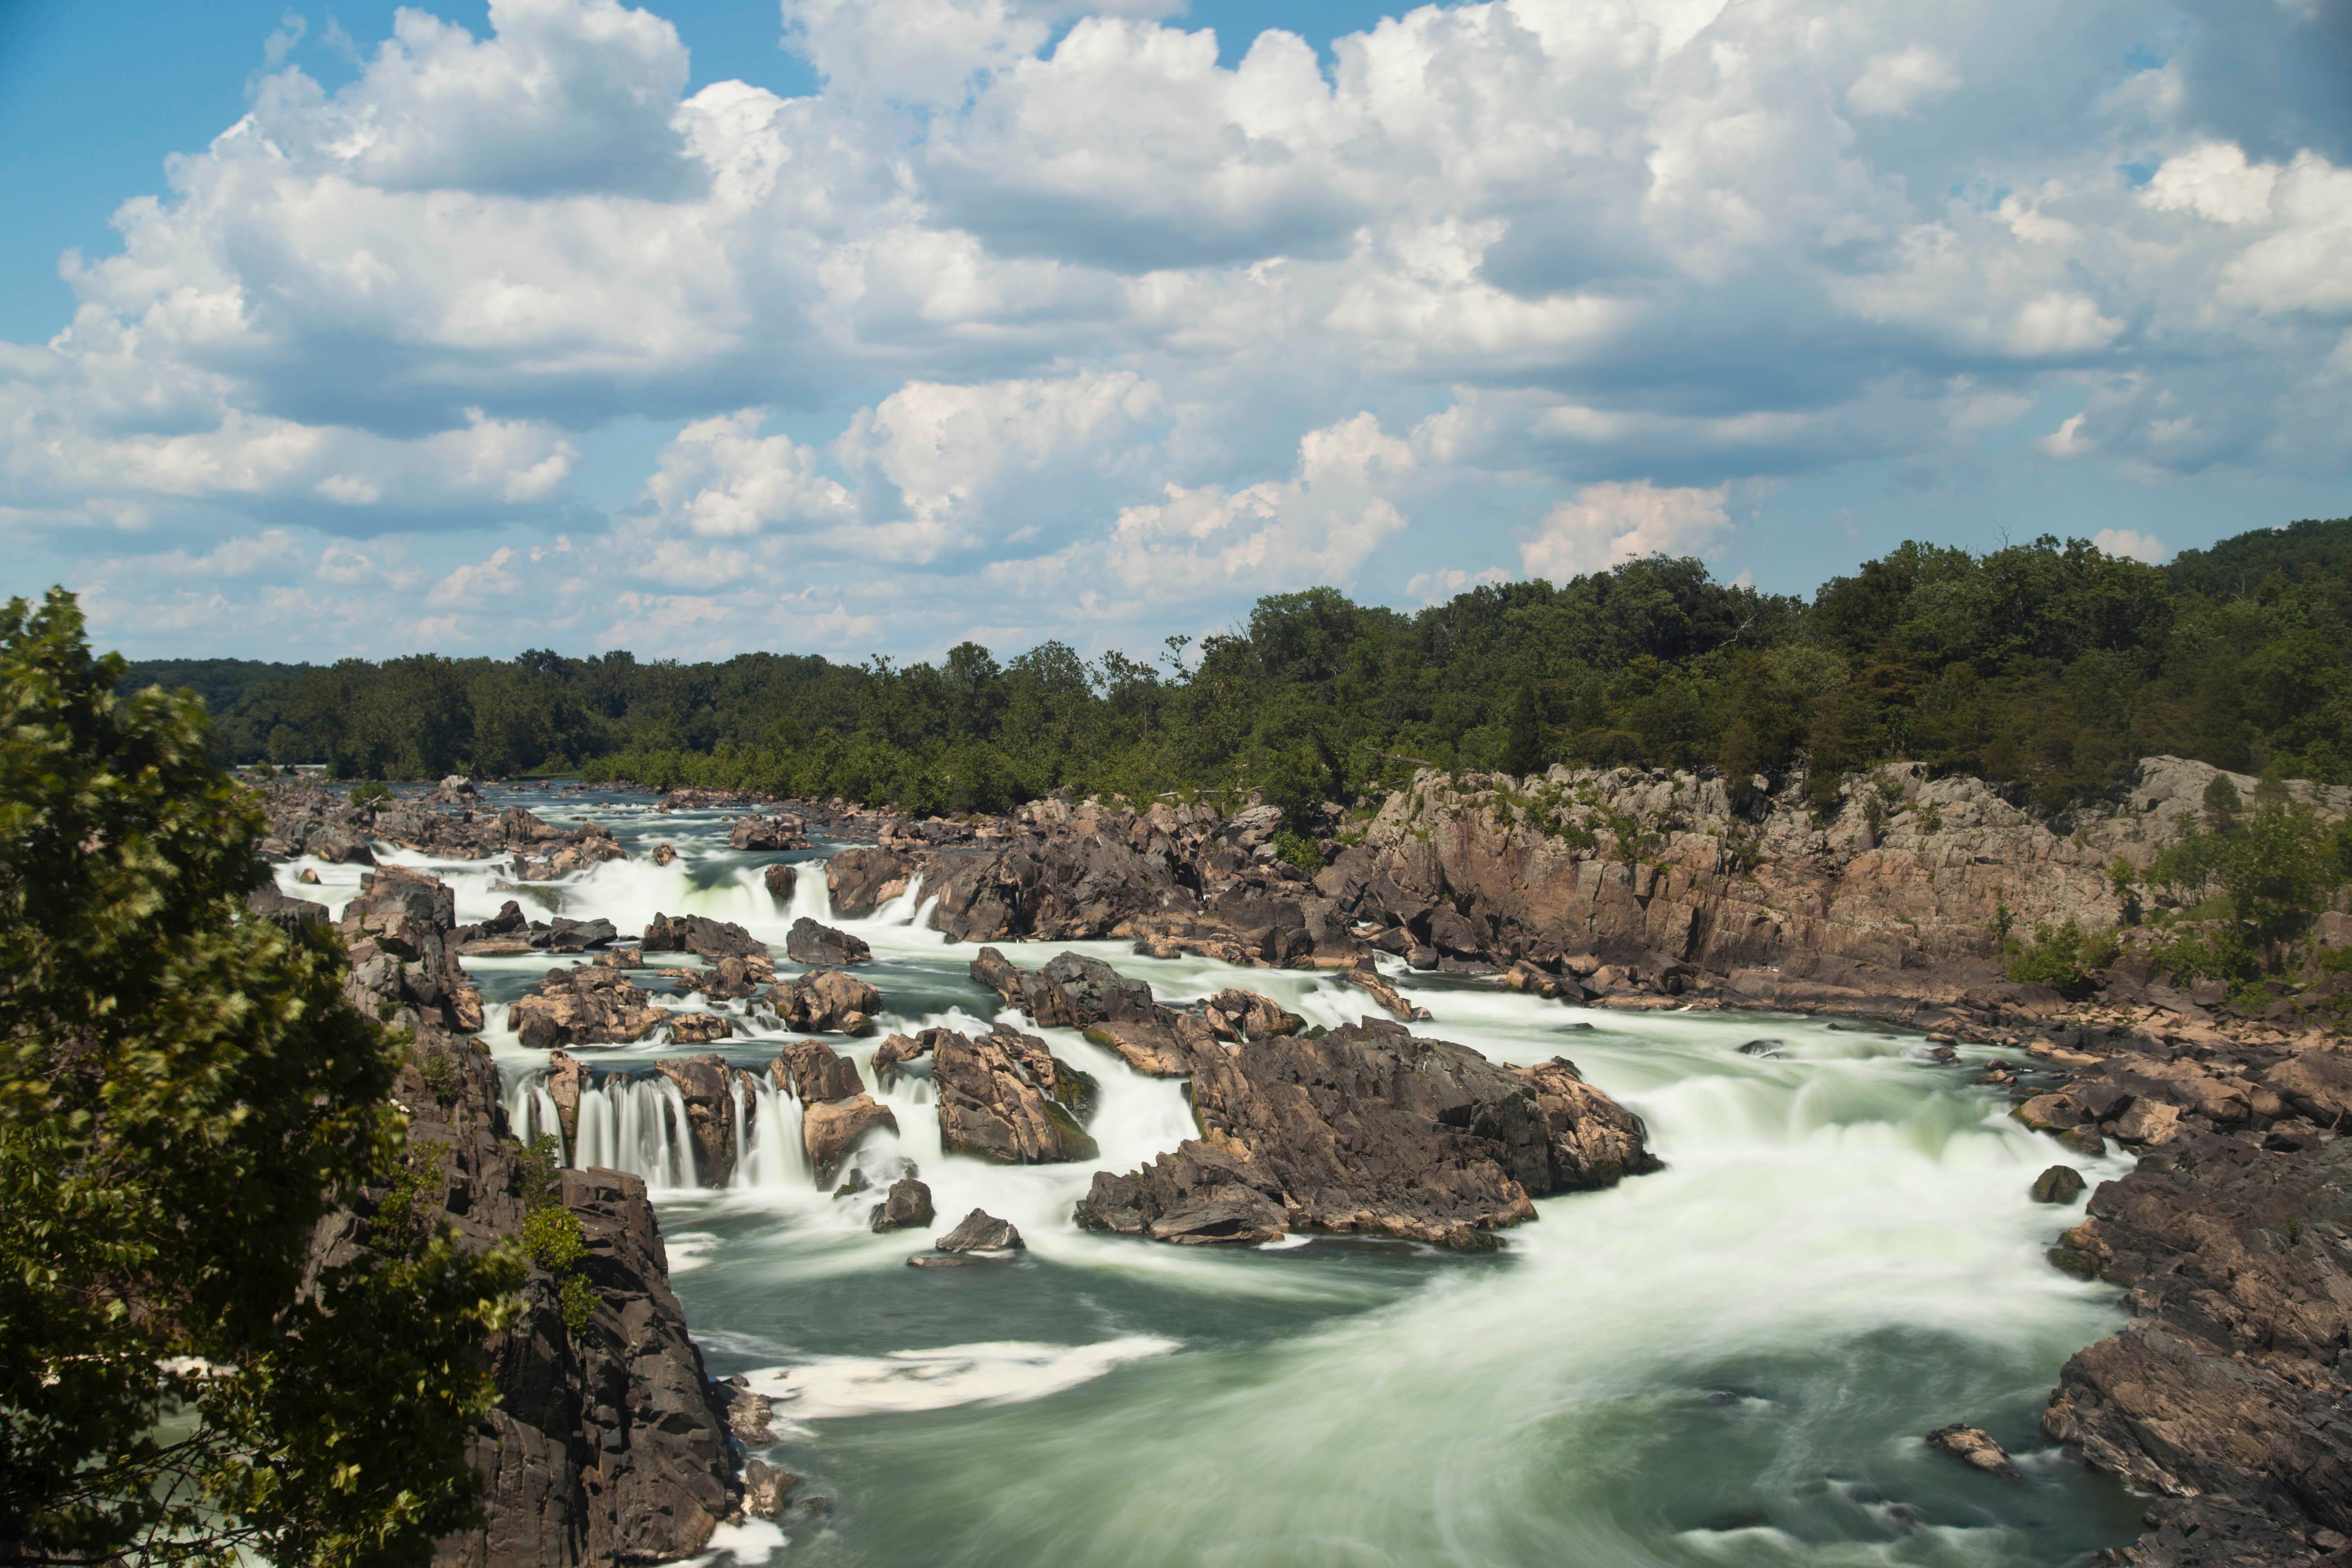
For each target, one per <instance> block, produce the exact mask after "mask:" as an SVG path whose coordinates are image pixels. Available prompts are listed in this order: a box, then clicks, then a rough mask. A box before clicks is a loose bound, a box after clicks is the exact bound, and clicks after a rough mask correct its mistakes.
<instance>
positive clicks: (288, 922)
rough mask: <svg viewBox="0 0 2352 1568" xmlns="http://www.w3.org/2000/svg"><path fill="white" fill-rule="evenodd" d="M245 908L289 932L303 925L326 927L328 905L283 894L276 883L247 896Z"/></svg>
mask: <svg viewBox="0 0 2352 1568" xmlns="http://www.w3.org/2000/svg"><path fill="white" fill-rule="evenodd" d="M245 907H246V908H247V909H248V910H252V911H253V912H254V913H255V914H257V915H258V916H260V917H261V918H262V919H263V920H266V921H272V922H274V923H275V924H277V925H279V926H282V927H284V928H285V929H286V930H288V931H292V930H294V929H295V928H296V927H298V926H303V925H324V924H325V923H326V921H327V906H326V905H324V904H321V903H315V902H313V901H312V900H309V899H298V898H295V897H293V896H292V895H290V894H289V893H285V892H282V891H280V890H279V889H278V884H277V883H275V882H264V883H262V884H261V886H259V887H257V888H256V889H253V891H251V892H249V893H247V894H246V896H245Z"/></svg>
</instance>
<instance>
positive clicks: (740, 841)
mask: <svg viewBox="0 0 2352 1568" xmlns="http://www.w3.org/2000/svg"><path fill="white" fill-rule="evenodd" d="M727 845H728V847H730V849H763V850H764V849H805V848H807V847H809V841H808V834H807V832H806V831H805V830H804V825H803V823H802V821H801V819H800V818H799V817H797V816H745V817H739V818H737V819H736V822H735V826H734V827H733V828H732V829H731V830H730V832H729V833H728V835H727Z"/></svg>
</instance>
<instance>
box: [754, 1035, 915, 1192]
mask: <svg viewBox="0 0 2352 1568" xmlns="http://www.w3.org/2000/svg"><path fill="white" fill-rule="evenodd" d="M768 1071H769V1075H770V1076H771V1078H772V1079H774V1081H775V1085H776V1087H777V1088H778V1089H782V1091H784V1092H785V1093H787V1094H791V1095H793V1096H795V1097H797V1098H798V1099H799V1100H800V1101H801V1146H802V1149H803V1151H804V1152H806V1153H807V1155H808V1163H809V1169H810V1170H811V1171H813V1172H814V1173H815V1175H816V1184H817V1185H818V1186H820V1187H824V1186H830V1185H832V1184H833V1179H834V1178H835V1176H837V1175H839V1174H840V1173H841V1167H842V1166H843V1165H844V1164H845V1163H846V1162H847V1161H848V1159H849V1156H850V1154H851V1153H852V1152H855V1151H856V1147H857V1144H858V1142H859V1140H861V1139H863V1138H864V1137H865V1136H866V1134H867V1133H868V1132H870V1131H873V1130H874V1129H875V1128H877V1127H887V1128H888V1129H889V1130H890V1131H892V1132H896V1131H898V1117H897V1116H896V1115H895V1114H894V1113H893V1112H892V1111H891V1110H890V1108H889V1107H888V1106H887V1105H883V1104H880V1103H879V1102H877V1100H875V1099H874V1097H873V1096H872V1095H870V1094H867V1093H866V1087H865V1083H864V1081H863V1080H862V1079H859V1078H858V1076H857V1065H856V1063H855V1062H852V1061H850V1060H849V1059H848V1058H845V1057H843V1056H842V1055H840V1054H839V1053H838V1052H836V1051H835V1050H834V1048H833V1047H830V1046H828V1045H826V1044H825V1043H824V1041H823V1040H798V1041H795V1042H793V1044H792V1045H789V1046H787V1047H784V1050H783V1053H782V1055H780V1056H779V1057H777V1058H776V1060H775V1061H774V1063H773V1064H772V1065H771V1066H770V1068H769V1069H768Z"/></svg>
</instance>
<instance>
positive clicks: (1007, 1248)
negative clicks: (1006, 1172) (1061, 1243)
mask: <svg viewBox="0 0 2352 1568" xmlns="http://www.w3.org/2000/svg"><path fill="white" fill-rule="evenodd" d="M931 1245H932V1246H933V1247H938V1248H939V1249H940V1251H941V1252H1018V1251H1020V1250H1022V1249H1023V1248H1024V1247H1027V1246H1028V1243H1027V1242H1024V1241H1023V1240H1022V1239H1021V1233H1020V1232H1019V1231H1018V1230H1016V1229H1014V1228H1013V1226H1012V1224H1011V1223H1010V1222H1009V1221H1006V1220H1001V1219H999V1218H997V1217H996V1216H995V1215H992V1214H990V1213H989V1212H988V1211H987V1210H986V1209H974V1210H972V1211H971V1213H970V1214H968V1215H964V1216H963V1219H962V1220H961V1222H960V1223H958V1225H957V1226H956V1227H955V1228H954V1229H953V1230H951V1231H950V1232H948V1233H947V1234H946V1235H945V1236H942V1237H934V1238H933V1239H932V1241H931Z"/></svg>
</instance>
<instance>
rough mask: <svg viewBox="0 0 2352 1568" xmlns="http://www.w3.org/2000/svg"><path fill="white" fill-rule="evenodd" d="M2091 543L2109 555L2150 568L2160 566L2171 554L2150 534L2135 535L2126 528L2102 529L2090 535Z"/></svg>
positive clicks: (2162, 543) (2161, 542) (2159, 540)
mask: <svg viewBox="0 0 2352 1568" xmlns="http://www.w3.org/2000/svg"><path fill="white" fill-rule="evenodd" d="M2091 542H2092V543H2094V544H2095V545H2097V546H2098V547H2099V548H2100V549H2101V550H2104V551H2105V552H2107V553H2108V554H2110V555H2121V556H2125V557H2127V558H2128V559H2130V560H2133V561H2145V562H2147V563H2148V564H2149V565H2151V566H2161V565H2162V564H2164V563H2165V562H2166V560H2168V558H2169V557H2170V556H2171V554H2172V552H2171V551H2169V550H2168V549H2166V548H2165V546H2164V541H2162V540H2161V539H2158V538H2157V537H2156V536H2155V535H2154V534H2152V533H2137V532H2134V531H2132V530H2130V529H2128V528H2103V529H2101V530H2099V531H2098V532H2096V533H2095V534H2093V535H2091Z"/></svg>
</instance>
